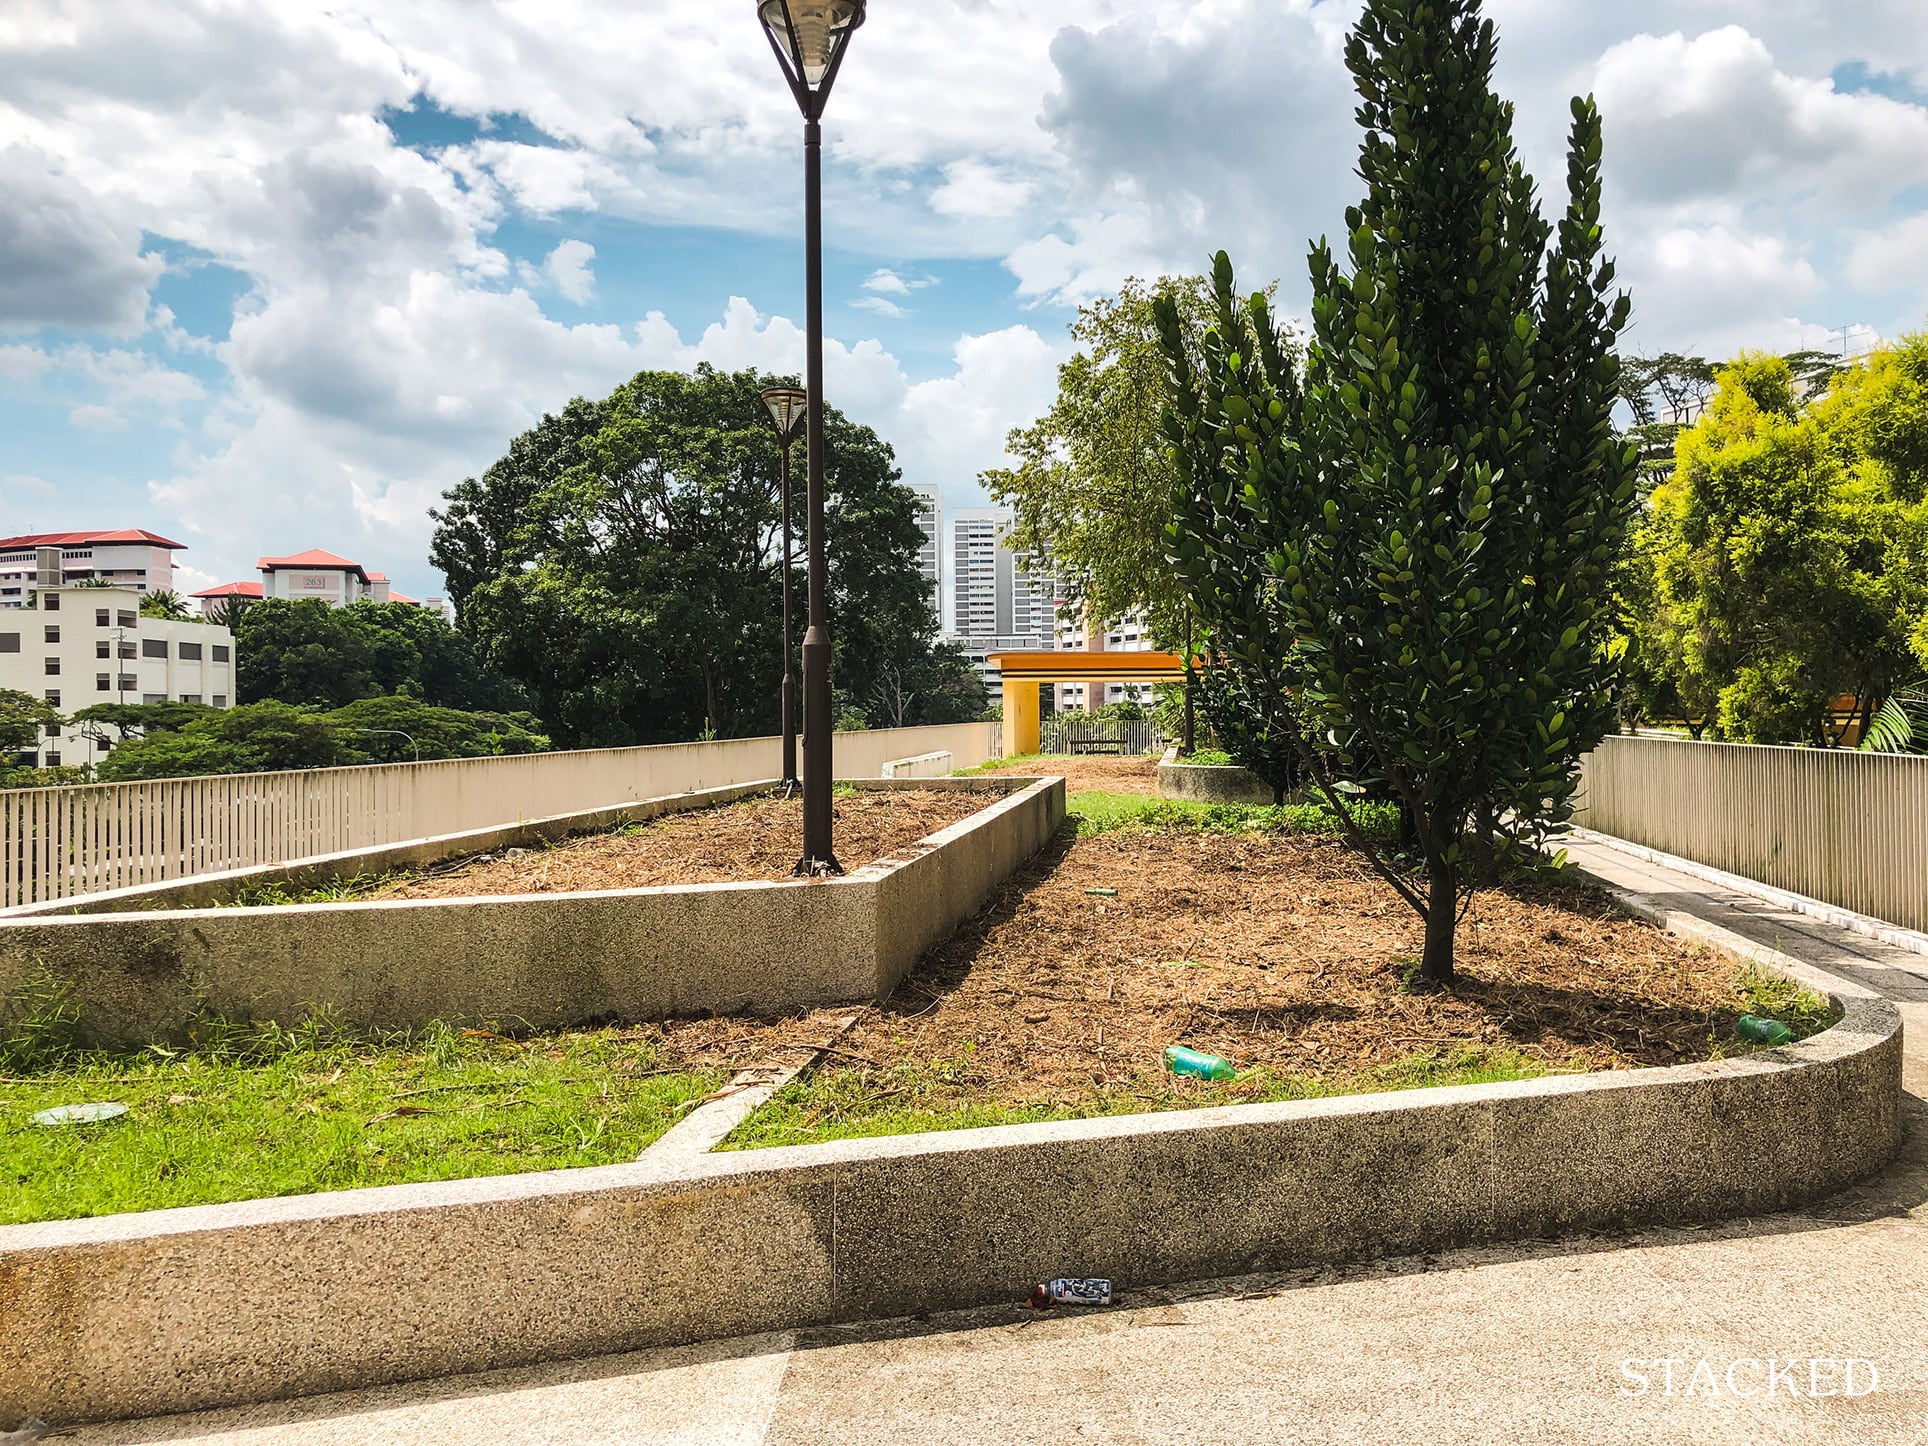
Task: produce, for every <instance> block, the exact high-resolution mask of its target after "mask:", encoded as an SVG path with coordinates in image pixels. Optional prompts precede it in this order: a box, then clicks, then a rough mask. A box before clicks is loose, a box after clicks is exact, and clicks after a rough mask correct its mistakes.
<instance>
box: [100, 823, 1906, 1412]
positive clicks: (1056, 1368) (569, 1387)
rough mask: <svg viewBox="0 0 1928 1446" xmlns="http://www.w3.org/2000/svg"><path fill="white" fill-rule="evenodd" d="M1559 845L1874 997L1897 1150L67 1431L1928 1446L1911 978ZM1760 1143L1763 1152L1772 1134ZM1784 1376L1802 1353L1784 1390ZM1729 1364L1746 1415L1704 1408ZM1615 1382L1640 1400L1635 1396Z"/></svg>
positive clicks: (1637, 865)
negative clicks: (1560, 1213)
mask: <svg viewBox="0 0 1928 1446" xmlns="http://www.w3.org/2000/svg"><path fill="white" fill-rule="evenodd" d="M1572 852H1573V855H1574V857H1575V858H1576V860H1577V861H1578V862H1580V863H1582V864H1584V865H1585V866H1586V867H1587V868H1589V869H1592V870H1593V871H1594V872H1596V873H1598V874H1601V875H1603V876H1605V877H1608V878H1611V879H1612V880H1614V881H1615V882H1616V883H1619V884H1621V885H1622V886H1623V887H1626V888H1630V889H1634V890H1637V891H1639V892H1641V893H1647V894H1653V895H1657V896H1660V897H1661V898H1662V899H1663V901H1664V902H1666V903H1667V904H1669V905H1670V906H1671V907H1674V908H1678V909H1683V910H1687V911H1690V912H1693V913H1696V914H1699V915H1701V916H1702V917H1704V918H1706V919H1709V920H1710V921H1712V922H1714V923H1717V924H1721V925H1723V926H1725V927H1727V928H1730V929H1733V930H1734V931H1735V932H1737V933H1741V934H1744V935H1746V936H1747V937H1748V938H1751V939H1755V940H1757V941H1759V942H1761V943H1763V944H1767V945H1769V946H1771V947H1774V948H1778V949H1781V950H1783V951H1784V952H1787V953H1791V954H1797V955H1800V956H1801V957H1803V958H1807V959H1810V960H1812V961H1813V962H1814V963H1816V964H1818V965H1821V966H1823V967H1825V968H1827V969H1830V970H1833V971H1835V972H1837V973H1840V974H1842V975H1845V976H1847V977H1850V978H1853V979H1857V980H1859V981H1861V982H1862V983H1864V984H1867V985H1869V986H1871V987H1873V988H1875V989H1877V990H1879V991H1880V992H1881V993H1883V994H1886V995H1887V996H1888V997H1889V998H1891V999H1894V1000H1896V1001H1897V1002H1898V1003H1899V1004H1900V1007H1901V1009H1902V1011H1903V1014H1904V1016H1905V1018H1906V1021H1907V1031H1908V1055H1907V1071H1908V1075H1907V1081H1908V1088H1909V1091H1910V1093H1911V1096H1912V1098H1911V1099H1910V1101H1909V1122H1908V1124H1909V1134H1908V1141H1907V1144H1906V1145H1905V1146H1904V1149H1903V1153H1902V1157H1901V1159H1900V1160H1899V1161H1898V1162H1897V1163H1896V1164H1895V1165H1894V1166H1893V1167H1892V1168H1891V1169H1889V1170H1888V1171H1886V1172H1885V1173H1883V1174H1882V1175H1881V1176H1879V1177H1878V1178H1876V1179H1874V1180H1871V1181H1868V1182H1866V1183H1865V1184H1863V1185H1860V1186H1858V1187H1856V1188H1854V1189H1851V1190H1849V1191H1847V1192H1845V1193H1844V1194H1842V1195H1839V1196H1836V1197H1835V1198H1834V1199H1832V1200H1828V1201H1826V1202H1823V1203H1822V1204H1820V1205H1818V1206H1815V1207H1813V1208H1811V1209H1809V1210H1805V1211H1800V1212H1795V1213H1790V1214H1784V1215H1775V1216H1770V1217H1766V1218H1763V1219H1758V1220H1742V1221H1734V1222H1730V1223H1728V1224H1725V1225H1721V1226H1715V1227H1710V1228H1707V1229H1681V1230H1656V1231H1647V1232H1643V1233H1640V1234H1635V1235H1627V1236H1619V1237H1613V1238H1588V1237H1582V1238H1572V1239H1565V1240H1559V1241H1551V1242H1544V1243H1536V1244H1530V1245H1526V1246H1508V1247H1503V1248H1492V1249H1484V1250H1468V1251H1459V1252H1453V1253H1449V1254H1443V1255H1439V1256H1436V1257H1432V1256H1429V1257H1424V1258H1420V1259H1406V1260H1395V1261H1388V1262H1382V1263H1379V1264H1375V1265H1372V1266H1366V1267H1360V1268H1357V1269H1351V1270H1343V1271H1334V1270H1324V1271H1316V1272H1299V1273H1297V1274H1291V1275H1282V1276H1266V1277H1251V1278H1246V1279H1242V1280H1234V1281H1218V1282H1211V1283H1207V1284H1200V1285H1196V1286H1191V1287H1185V1288H1182V1289H1173V1290H1169V1291H1158V1292H1141V1293H1136V1294H1134V1295H1133V1296H1132V1297H1131V1298H1130V1299H1129V1300H1127V1301H1126V1302H1125V1303H1124V1304H1123V1306H1122V1307H1121V1308H1118V1309H1114V1310H1110V1311H1105V1312H1101V1313H1095V1314H1091V1315H1085V1316H1076V1317H1063V1318H1034V1317H1031V1316H1029V1315H1028V1314H1027V1313H1021V1312H1018V1311H1016V1310H1012V1309H994V1310H982V1311H973V1312H966V1313H959V1314H956V1315H949V1316H942V1317H931V1318H929V1319H925V1320H917V1321H895V1322H887V1323H883V1324H875V1325H866V1326H861V1327H852V1328H846V1329H824V1330H814V1331H807V1332H799V1333H794V1334H784V1335H778V1336H767V1337H758V1338H753V1339H747V1340H736V1341H728V1342H721V1343H717V1344H712V1345H705V1346H698V1347H691V1348H688V1349H682V1350H667V1351H652V1352H646V1353H642V1354H637V1355H632V1356H622V1357H613V1358H610V1359H606V1360H598V1361H586V1362H575V1363H571V1364H568V1365H560V1366H553V1367H545V1368H539V1369H533V1370H524V1371H512V1372H498V1373H495V1374H493V1375H489V1376H478V1377H472V1378H468V1379H463V1380H452V1381H437V1382H431V1383H427V1384H423V1385H417V1386H407V1387H397V1388H392V1389H387V1390H381V1391H369V1392H359V1393H354V1394H350V1395H342V1396H332V1397H324V1398H318V1399H315V1400H310V1401H299V1402H290V1403H284V1404H278V1405H273V1406H264V1407H256V1408H251V1409H248V1410H242V1411H222V1412H214V1413H209V1414H207V1415H203V1416H198V1417H180V1418H176V1419H172V1420H167V1421H154V1422H145V1423H122V1424H120V1425H117V1426H113V1427H98V1428H90V1429H88V1430H85V1431H80V1432H75V1433H72V1434H70V1435H68V1436H67V1437H66V1438H65V1439H68V1440H72V1441H75V1442H80V1443H86V1446H93V1443H105V1442H160V1441H193V1442H208V1443H221V1446H244V1443H247V1446H253V1443H270V1442H272V1443H277V1446H280V1443H286V1446H324V1443H327V1446H335V1443H340V1446H389V1443H395V1446H400V1443H404V1442H407V1443H423V1446H444V1443H447V1446H456V1443H462V1446H472V1443H490V1446H493V1443H501V1446H541V1443H549V1442H554V1443H558V1446H561V1443H568V1446H591V1443H598V1446H600V1443H608V1446H618V1443H621V1446H644V1443H647V1446H657V1443H671V1442H675V1443H710V1442H718V1443H744V1446H790V1443H797V1446H803V1443H810V1446H817V1443H833V1442H853V1443H856V1442H861V1443H864V1446H876V1443H895V1442H945V1443H950V1442H957V1443H979V1442H982V1443H1006V1442H1017V1441H1050V1440H1060V1439H1075V1440H1093V1441H1106V1442H1119V1443H1135V1442H1145V1443H1165V1442H1172V1441H1179V1440H1185V1441H1207V1442H1212V1443H1214V1446H1229V1443H1238V1442H1254V1443H1258V1442H1359V1443H1372V1446H1388V1443H1415V1446H1456V1443H1467V1446H1474V1443H1481V1446H1484V1443H1505V1446H1532V1443H1558V1446H1583V1443H1587V1446H1590V1443H1595V1442H1598V1443H1602V1446H1609V1443H1610V1446H1638V1443H1648V1442H1652V1443H1660V1442H1667V1443H1674V1442H1680V1443H1692V1446H1727V1443H1735V1446H1740V1443H1790V1446H1792V1443H1813V1446H1831V1443H1840V1446H1928V1129H1924V1128H1923V1126H1924V1124H1928V1108H1925V1107H1924V1105H1923V1103H1922V1101H1923V1098H1924V1097H1925V1096H1928V957H1924V956H1922V955H1919V954H1911V953H1908V952H1906V951H1904V950H1901V949H1897V948H1893V947H1891V946H1888V945H1884V944H1880V943H1877V942H1875V941H1874V940H1872V939H1869V938H1866V937H1863V936H1861V935H1857V934H1853V933H1850V932H1848V931H1846V930H1843V929H1839V928H1835V927H1833V926H1830V925H1827V924H1823V923H1819V922H1817V921H1815V920H1814V919H1811V918H1807V917H1804V916H1802V915H1799V914H1795V913H1791V912H1789V911H1786V910H1781V909H1776V908H1774V907H1772V906H1769V905H1767V904H1764V903H1762V902H1760V901H1759V900H1755V899H1751V898H1749V897H1747V896H1746V895H1743V894H1736V893H1730V892H1727V891H1725V890H1722V889H1719V888H1717V887H1715V886H1712V885H1709V884H1705V883H1703V882H1701V881H1700V880H1697V879H1694V878H1691V877H1689V876H1688V875H1685V874H1681V873H1676V872H1673V871H1671V870H1668V869H1665V868H1661V867H1658V866H1656V865H1653V864H1650V863H1646V862H1642V861H1640V860H1638V859H1634V858H1632V857H1631V856H1629V855H1626V854H1622V853H1618V852H1617V851H1615V850H1612V849H1609V848H1606V847H1604V846H1601V845H1597V844H1583V845H1580V846H1577V847H1575V848H1574V849H1573V850H1572ZM1583 1147H1584V1142H1581V1141H1576V1142H1575V1148H1583ZM1760 1148H1761V1149H1762V1150H1763V1151H1769V1150H1772V1149H1773V1148H1774V1132H1773V1125H1772V1122H1771V1121H1764V1122H1763V1126H1762V1131H1761V1142H1760ZM1038 1187H1039V1188H1040V1189H1048V1188H1050V1182H1049V1181H1040V1182H1038ZM315 1309H316V1310H318V1311H326V1309H327V1302H326V1301H317V1302H316V1303H315ZM1770 1358H1771V1360H1772V1364H1773V1366H1774V1367H1775V1372H1774V1374H1773V1375H1772V1376H1770V1374H1769V1367H1768V1365H1767V1362H1769V1360H1770ZM1814 1358H1822V1359H1823V1361H1824V1362H1825V1361H1826V1360H1829V1359H1831V1360H1833V1361H1836V1362H1840V1361H1844V1360H1846V1359H1849V1358H1854V1359H1857V1360H1860V1361H1865V1362H1870V1363H1872V1366H1873V1369H1874V1370H1875V1371H1877V1372H1878V1373H1879V1388H1878V1389H1876V1390H1874V1391H1872V1392H1867V1387H1868V1385H1869V1377H1868V1374H1867V1371H1868V1367H1866V1366H1856V1367H1855V1368H1854V1370H1855V1376H1854V1378H1853V1382H1852V1385H1853V1389H1854V1390H1855V1391H1857V1392H1864V1393H1865V1394H1860V1395H1858V1396H1856V1397H1855V1398H1848V1397H1846V1396H1843V1395H1841V1394H1834V1395H1830V1396H1826V1397H1825V1398H1821V1399H1816V1398H1813V1397H1811V1396H1810V1391H1811V1390H1812V1389H1814V1388H1816V1387H1818V1388H1819V1390H1821V1391H1823V1392H1827V1391H1834V1392H1837V1393H1838V1392H1840V1391H1841V1389H1842V1387H1843V1385H1844V1383H1845V1381H1844V1375H1843V1370H1844V1368H1843V1367H1842V1366H1840V1365H1834V1366H1829V1365H1827V1364H1825V1363H1824V1364H1822V1365H1820V1366H1819V1367H1810V1365H1809V1364H1808V1362H1809V1361H1811V1360H1813V1359H1814ZM1668 1359H1670V1360H1672V1361H1673V1363H1674V1364H1673V1365H1672V1366H1671V1367H1670V1368H1669V1367H1664V1366H1662V1365H1660V1364H1658V1362H1660V1361H1662V1360H1668ZM1790 1359H1796V1360H1799V1361H1800V1362H1801V1364H1800V1365H1799V1366H1798V1367H1797V1368H1795V1369H1794V1370H1793V1371H1791V1372H1790V1371H1789V1369H1788V1362H1789V1360H1790ZM1629 1361H1633V1362H1635V1363H1636V1364H1634V1365H1632V1366H1631V1367H1625V1366H1624V1363H1626V1362H1629ZM1702 1361H1706V1362H1707V1363H1708V1367H1709V1368H1708V1369H1707V1370H1697V1369H1696V1368H1697V1366H1698V1364H1699V1363H1700V1362H1702ZM1650 1362H1651V1363H1654V1364H1647V1363H1650ZM1735 1362H1740V1363H1741V1364H1739V1365H1738V1366H1737V1367H1736V1369H1735V1373H1734V1375H1733V1377H1732V1384H1733V1386H1735V1387H1737V1388H1738V1389H1739V1391H1741V1392H1745V1393H1751V1394H1749V1395H1747V1396H1746V1397H1745V1398H1740V1397H1737V1396H1735V1395H1733V1394H1730V1393H1729V1378H1728V1369H1729V1366H1730V1364H1732V1363H1735ZM1628 1370H1631V1371H1633V1372H1636V1373H1638V1374H1639V1375H1642V1376H1644V1377H1645V1379H1646V1381H1647V1387H1646V1390H1645V1392H1644V1394H1630V1393H1632V1392H1634V1391H1635V1389H1636V1381H1635V1378H1634V1376H1631V1375H1629V1374H1627V1371H1628ZM1669 1370H1671V1373H1672V1387H1673V1389H1672V1393H1671V1394H1669V1393H1668V1390H1667V1372H1668V1371H1669ZM1770 1381H1771V1382H1772V1385H1773V1395H1772V1396H1771V1397H1770V1396H1768V1395H1767V1394H1766V1390H1765V1389H1764V1388H1765V1387H1767V1386H1768V1384H1769V1383H1770ZM1710 1383H1711V1385H1712V1391H1711V1392H1710ZM1790 1388H1792V1389H1794V1390H1798V1392H1799V1396H1798V1398H1796V1397H1794V1396H1792V1395H1790ZM1713 1392H1717V1393H1718V1394H1714V1393H1713Z"/></svg>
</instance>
